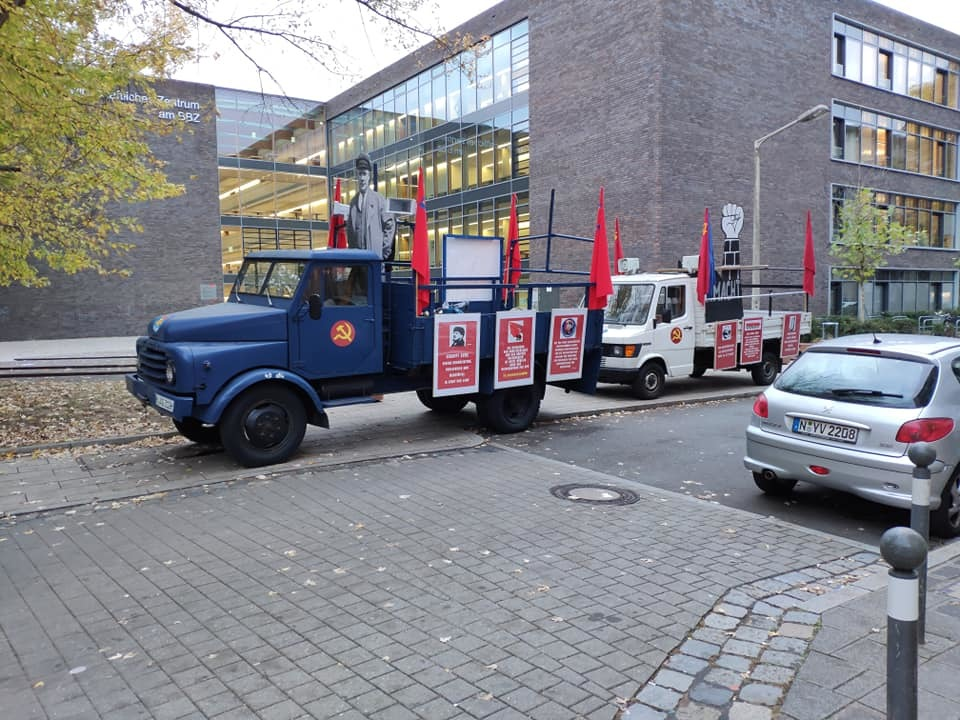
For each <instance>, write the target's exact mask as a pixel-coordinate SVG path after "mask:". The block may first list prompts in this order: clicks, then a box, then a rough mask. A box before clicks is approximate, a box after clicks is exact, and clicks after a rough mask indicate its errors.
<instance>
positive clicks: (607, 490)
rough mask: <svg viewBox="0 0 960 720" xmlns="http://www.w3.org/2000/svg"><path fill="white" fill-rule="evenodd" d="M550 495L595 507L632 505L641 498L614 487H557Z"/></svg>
mask: <svg viewBox="0 0 960 720" xmlns="http://www.w3.org/2000/svg"><path fill="white" fill-rule="evenodd" d="M550 494H551V495H553V496H554V497H558V498H560V499H561V500H572V501H573V502H581V503H591V504H593V505H630V504H632V503H635V502H636V501H637V500H639V498H638V497H637V494H636V493H635V492H633V491H632V490H626V489H624V488H618V487H614V486H613V485H581V484H579V483H574V484H571V485H557V486H556V487H555V488H551V489H550Z"/></svg>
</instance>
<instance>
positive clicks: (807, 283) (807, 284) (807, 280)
mask: <svg viewBox="0 0 960 720" xmlns="http://www.w3.org/2000/svg"><path fill="white" fill-rule="evenodd" d="M816 274H817V261H816V258H815V257H814V255H813V225H812V224H811V222H810V211H809V210H807V237H806V240H805V242H804V244H803V291H804V292H805V293H806V294H807V295H809V296H810V297H813V279H814V275H816Z"/></svg>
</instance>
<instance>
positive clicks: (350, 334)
mask: <svg viewBox="0 0 960 720" xmlns="http://www.w3.org/2000/svg"><path fill="white" fill-rule="evenodd" d="M355 332H356V331H355V330H354V327H353V324H352V323H350V322H348V321H346V320H340V321H339V322H337V323H335V324H334V326H333V327H332V328H330V339H331V340H333V344H334V345H336V346H338V347H346V346H347V345H349V344H350V343H352V342H353V339H354V336H355Z"/></svg>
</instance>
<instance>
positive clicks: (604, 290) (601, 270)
mask: <svg viewBox="0 0 960 720" xmlns="http://www.w3.org/2000/svg"><path fill="white" fill-rule="evenodd" d="M590 283H591V284H590V289H589V290H588V291H587V308H588V309H590V310H603V309H604V308H605V307H607V297H608V296H609V295H613V283H612V282H611V281H610V251H609V250H608V249H607V221H606V219H605V218H604V214H603V188H600V207H599V208H597V227H596V230H594V233H593V257H592V258H591V260H590Z"/></svg>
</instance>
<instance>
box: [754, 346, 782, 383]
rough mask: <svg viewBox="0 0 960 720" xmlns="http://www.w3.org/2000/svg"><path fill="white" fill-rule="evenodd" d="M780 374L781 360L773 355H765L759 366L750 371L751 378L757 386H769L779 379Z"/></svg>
mask: <svg viewBox="0 0 960 720" xmlns="http://www.w3.org/2000/svg"><path fill="white" fill-rule="evenodd" d="M779 372H780V358H778V357H777V356H776V355H774V354H773V353H764V354H763V358H762V359H761V360H760V363H759V364H758V365H754V366H753V367H752V368H751V370H750V377H752V378H753V382H754V384H755V385H769V384H770V383H772V382H773V381H774V380H776V379H777V373H779Z"/></svg>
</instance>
